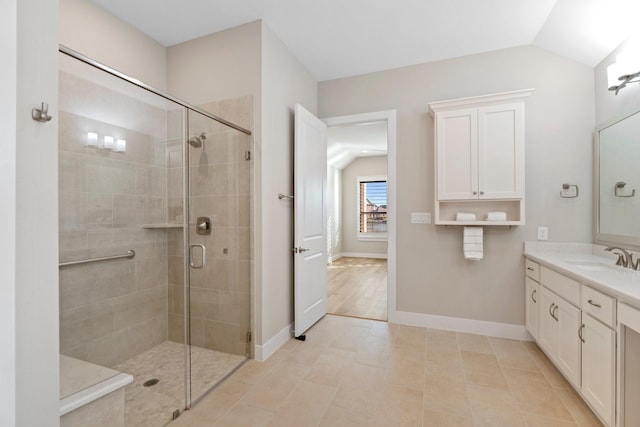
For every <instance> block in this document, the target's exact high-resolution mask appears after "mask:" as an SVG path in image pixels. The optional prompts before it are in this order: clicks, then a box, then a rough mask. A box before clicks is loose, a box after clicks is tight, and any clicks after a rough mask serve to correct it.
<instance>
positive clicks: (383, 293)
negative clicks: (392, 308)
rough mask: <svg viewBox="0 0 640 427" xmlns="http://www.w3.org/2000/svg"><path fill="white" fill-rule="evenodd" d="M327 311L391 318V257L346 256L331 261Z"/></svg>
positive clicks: (374, 318) (328, 275)
mask: <svg viewBox="0 0 640 427" xmlns="http://www.w3.org/2000/svg"><path fill="white" fill-rule="evenodd" d="M327 312H328V313H329V314H338V315H340V316H351V317H361V318H364V319H373V320H384V321H386V320H387V260H386V259H374V258H351V257H342V258H340V259H337V260H335V261H333V262H332V263H330V264H329V265H327Z"/></svg>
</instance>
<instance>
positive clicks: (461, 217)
mask: <svg viewBox="0 0 640 427" xmlns="http://www.w3.org/2000/svg"><path fill="white" fill-rule="evenodd" d="M475 220H476V214H474V213H468V212H458V213H457V214H456V221H475Z"/></svg>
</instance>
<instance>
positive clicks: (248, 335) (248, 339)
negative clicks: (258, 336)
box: [247, 331, 251, 342]
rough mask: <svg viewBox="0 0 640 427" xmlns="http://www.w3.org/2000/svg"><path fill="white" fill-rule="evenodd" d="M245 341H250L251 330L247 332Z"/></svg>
mask: <svg viewBox="0 0 640 427" xmlns="http://www.w3.org/2000/svg"><path fill="white" fill-rule="evenodd" d="M247 342H251V331H249V332H247Z"/></svg>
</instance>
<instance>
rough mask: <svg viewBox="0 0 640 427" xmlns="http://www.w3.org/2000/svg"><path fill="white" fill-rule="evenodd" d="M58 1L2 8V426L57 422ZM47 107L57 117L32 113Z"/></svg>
mask: <svg viewBox="0 0 640 427" xmlns="http://www.w3.org/2000/svg"><path fill="white" fill-rule="evenodd" d="M57 14H58V2H55V1H54V2H52V1H47V0H19V1H17V0H9V1H3V2H2V3H1V4H0V40H1V42H0V45H1V46H2V55H3V60H2V61H3V62H2V65H3V66H2V70H1V71H0V80H1V81H2V83H0V91H1V92H2V96H1V97H0V112H1V114H0V126H1V128H2V131H3V140H2V143H1V144H0V145H2V159H1V160H0V166H1V167H0V224H2V225H1V226H0V229H1V232H2V243H0V284H1V285H0V289H1V290H0V296H2V298H1V299H0V300H1V302H0V313H2V314H1V315H0V319H1V320H2V321H1V322H0V336H1V337H2V351H1V354H2V355H1V356H0V369H1V371H2V374H1V375H2V381H0V383H1V385H0V402H1V403H0V425H3V426H14V425H15V426H56V425H58V422H59V400H58V395H59V375H58V374H59V372H58V371H59V356H58V309H57V305H58V304H57V301H58V250H57V247H58V232H57V222H58V215H57V206H58V186H57V174H58V167H57V152H56V151H57V143H58V137H57V130H58V129H57V128H58V123H57V122H58V89H57V88H58V83H57V78H58V63H57V53H56V52H57V33H58V22H57V20H56V19H51V18H52V17H55V16H57ZM43 101H45V102H48V103H49V114H51V115H52V117H53V119H52V120H51V121H50V122H47V123H40V122H36V121H33V120H32V119H31V114H30V113H31V109H32V108H33V107H36V106H39V105H40V103H41V102H43Z"/></svg>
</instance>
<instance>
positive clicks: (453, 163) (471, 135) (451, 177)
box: [436, 108, 478, 200]
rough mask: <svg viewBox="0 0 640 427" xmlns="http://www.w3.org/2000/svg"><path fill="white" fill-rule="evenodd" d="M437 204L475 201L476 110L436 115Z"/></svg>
mask: <svg viewBox="0 0 640 427" xmlns="http://www.w3.org/2000/svg"><path fill="white" fill-rule="evenodd" d="M436 150H437V156H436V161H437V162H438V164H437V165H436V170H437V171H438V174H437V180H438V184H437V189H438V200H468V199H477V198H478V115H477V109H475V108H472V109H466V110H455V111H444V112H441V113H437V115H436Z"/></svg>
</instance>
